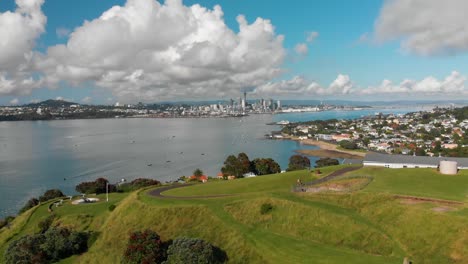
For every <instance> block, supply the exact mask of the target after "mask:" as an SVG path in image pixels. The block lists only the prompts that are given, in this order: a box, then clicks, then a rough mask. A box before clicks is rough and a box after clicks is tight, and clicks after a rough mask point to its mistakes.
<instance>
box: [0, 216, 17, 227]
mask: <svg viewBox="0 0 468 264" xmlns="http://www.w3.org/2000/svg"><path fill="white" fill-rule="evenodd" d="M13 220H15V217H14V216H11V215H9V216H7V217H5V218H3V219H0V229H2V228H4V227H5V226H7V225H9V224H10V223H11V222H13Z"/></svg>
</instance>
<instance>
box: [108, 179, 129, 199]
mask: <svg viewBox="0 0 468 264" xmlns="http://www.w3.org/2000/svg"><path fill="white" fill-rule="evenodd" d="M126 181H127V180H125V179H122V180H120V181H118V182H117V183H116V184H115V185H119V183H120V184H122V183H124V182H126ZM106 202H109V181H107V182H106Z"/></svg>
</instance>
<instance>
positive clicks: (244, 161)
mask: <svg viewBox="0 0 468 264" xmlns="http://www.w3.org/2000/svg"><path fill="white" fill-rule="evenodd" d="M237 160H239V163H240V164H239V165H240V166H241V171H242V174H245V173H249V172H251V171H252V164H251V162H250V160H249V157H248V156H247V154H245V153H244V152H242V153H239V155H237Z"/></svg>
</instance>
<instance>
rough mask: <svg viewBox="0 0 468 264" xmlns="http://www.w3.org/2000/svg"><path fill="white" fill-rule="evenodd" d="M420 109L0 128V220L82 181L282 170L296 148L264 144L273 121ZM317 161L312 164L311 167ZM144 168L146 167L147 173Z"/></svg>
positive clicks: (22, 124) (14, 124)
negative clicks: (268, 161)
mask: <svg viewBox="0 0 468 264" xmlns="http://www.w3.org/2000/svg"><path fill="white" fill-rule="evenodd" d="M414 110H421V109H380V110H376V109H371V110H362V111H327V112H318V113H302V114H279V115H252V116H248V117H244V118H207V119H105V120H66V121H37V122H0V217H3V216H5V215H8V214H15V213H16V212H17V211H18V209H19V208H21V206H22V205H23V204H24V203H25V202H26V201H27V200H28V199H29V198H31V197H37V196H39V195H40V194H42V193H43V192H44V191H45V190H47V189H51V188H59V189H61V190H62V191H63V192H65V193H66V194H75V190H74V188H75V186H76V185H77V184H78V183H80V182H82V181H90V180H94V179H96V178H98V177H105V178H107V179H109V180H110V181H111V182H117V181H119V180H120V179H123V178H125V179H127V180H132V179H135V178H140V177H146V178H154V179H157V180H160V181H163V182H164V181H169V180H175V179H177V178H178V177H179V176H182V175H191V174H192V172H193V170H195V169H196V168H200V169H202V170H203V171H204V172H205V173H206V174H207V175H216V174H217V173H218V172H219V171H220V168H221V166H222V163H223V161H224V160H225V158H226V157H227V156H228V155H230V154H237V153H239V152H245V153H247V154H248V156H249V157H250V158H251V159H253V158H256V157H271V158H273V159H275V160H276V161H278V162H279V164H280V165H281V168H282V169H286V167H287V163H288V158H289V157H290V156H291V155H292V154H293V153H294V150H296V149H299V148H307V149H314V148H315V147H313V146H301V145H299V143H297V142H291V141H273V140H265V139H263V138H264V135H265V134H266V133H269V132H271V131H272V130H278V127H276V126H268V125H266V123H269V122H272V121H275V122H276V121H280V120H289V121H306V120H316V119H329V118H358V117H361V116H364V115H373V114H374V113H375V112H384V113H406V112H409V111H414ZM315 160H316V159H314V158H312V162H314V161H315ZM149 165H151V166H149Z"/></svg>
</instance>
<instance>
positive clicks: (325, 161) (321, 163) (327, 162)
mask: <svg viewBox="0 0 468 264" xmlns="http://www.w3.org/2000/svg"><path fill="white" fill-rule="evenodd" d="M315 164H316V165H315V167H316V168H322V167H327V166H334V165H339V164H340V162H339V161H338V160H337V159H331V158H321V159H319V160H317V161H316V162H315Z"/></svg>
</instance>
